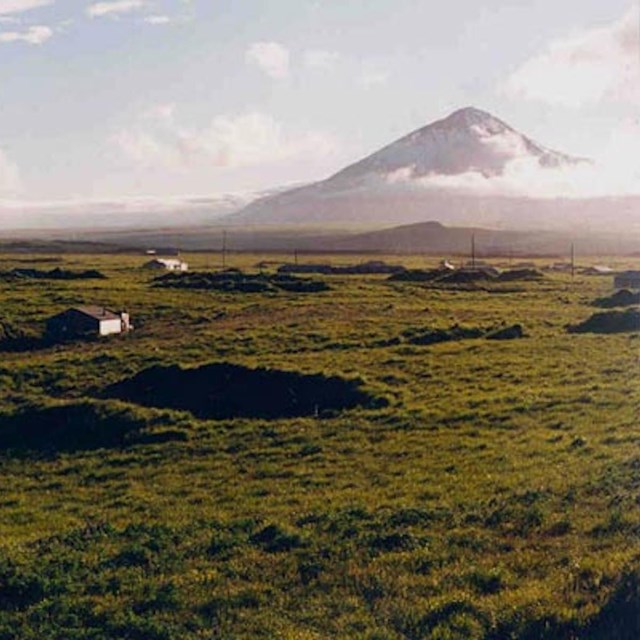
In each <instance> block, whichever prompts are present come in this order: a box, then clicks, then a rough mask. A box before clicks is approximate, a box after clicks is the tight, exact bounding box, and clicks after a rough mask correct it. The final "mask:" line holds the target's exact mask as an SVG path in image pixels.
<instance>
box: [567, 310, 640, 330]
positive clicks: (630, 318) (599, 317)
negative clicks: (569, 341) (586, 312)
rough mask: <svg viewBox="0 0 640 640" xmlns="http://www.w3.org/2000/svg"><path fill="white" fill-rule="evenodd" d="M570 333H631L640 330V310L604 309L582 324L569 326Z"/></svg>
mask: <svg viewBox="0 0 640 640" xmlns="http://www.w3.org/2000/svg"><path fill="white" fill-rule="evenodd" d="M567 330H568V331H569V333H629V332H632V331H640V311H638V310H636V309H627V310H626V311H603V312H602V313H594V314H593V315H592V316H591V317H590V318H588V319H587V320H585V321H584V322H581V323H580V324H575V325H570V326H569V327H567Z"/></svg>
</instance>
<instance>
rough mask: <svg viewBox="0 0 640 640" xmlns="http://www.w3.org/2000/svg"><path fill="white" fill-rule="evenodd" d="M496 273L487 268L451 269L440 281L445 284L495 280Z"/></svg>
mask: <svg viewBox="0 0 640 640" xmlns="http://www.w3.org/2000/svg"><path fill="white" fill-rule="evenodd" d="M496 277H497V276H496V275H494V273H493V272H492V271H488V270H485V269H459V270H458V271H449V272H448V273H447V274H446V275H445V276H444V277H442V278H440V280H439V282H443V283H445V284H467V283H469V282H487V281H490V280H495V279H496Z"/></svg>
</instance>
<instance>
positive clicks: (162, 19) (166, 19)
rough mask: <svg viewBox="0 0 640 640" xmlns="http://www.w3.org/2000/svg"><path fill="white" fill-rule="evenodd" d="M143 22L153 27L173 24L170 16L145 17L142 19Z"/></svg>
mask: <svg viewBox="0 0 640 640" xmlns="http://www.w3.org/2000/svg"><path fill="white" fill-rule="evenodd" d="M144 21H145V22H146V23H147V24H153V25H163V24H171V22H173V20H172V19H171V17H170V16H164V15H162V16H161V15H154V16H147V17H146V18H145V19H144Z"/></svg>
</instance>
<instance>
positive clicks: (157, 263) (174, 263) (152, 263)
mask: <svg viewBox="0 0 640 640" xmlns="http://www.w3.org/2000/svg"><path fill="white" fill-rule="evenodd" d="M143 268H144V269H156V270H158V271H160V270H162V271H189V265H188V264H187V263H186V262H183V261H182V260H179V259H177V258H155V259H154V260H149V262H147V263H145V264H144V265H143Z"/></svg>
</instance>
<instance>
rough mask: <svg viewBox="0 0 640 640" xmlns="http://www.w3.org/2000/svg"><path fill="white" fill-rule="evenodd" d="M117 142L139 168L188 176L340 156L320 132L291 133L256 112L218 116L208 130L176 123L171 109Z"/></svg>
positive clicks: (147, 117) (149, 114)
mask: <svg viewBox="0 0 640 640" xmlns="http://www.w3.org/2000/svg"><path fill="white" fill-rule="evenodd" d="M113 142H115V143H116V145H117V146H118V147H119V148H120V150H121V151H122V152H123V153H124V154H125V156H126V157H128V158H129V159H130V160H131V161H133V162H134V164H136V165H138V166H141V167H146V168H153V167H161V168H168V169H172V170H178V171H184V170H190V169H192V168H194V167H218V168H242V167H255V166H270V165H274V164H278V163H282V162H286V161H290V160H295V159H303V158H304V159H317V158H321V157H327V156H329V155H331V154H333V153H334V152H335V151H336V148H337V144H336V141H335V140H334V138H333V137H332V136H330V135H327V134H325V133H321V132H316V131H309V130H306V131H301V132H290V131H286V130H285V128H284V127H283V126H282V125H281V124H280V123H279V122H277V121H276V120H275V119H274V118H272V117H271V116H268V115H265V114H262V113H258V112H252V113H246V114H240V115H219V116H216V117H214V118H213V119H212V120H211V122H210V123H209V125H207V126H206V127H203V128H187V127H183V126H180V125H179V124H177V123H176V118H175V116H174V112H173V108H172V107H170V106H169V105H162V106H160V107H157V108H154V109H150V110H147V111H146V112H145V113H144V114H143V117H142V118H141V119H140V121H139V122H138V123H137V124H136V125H134V126H133V127H130V128H126V129H123V130H121V131H119V132H118V133H117V134H116V135H115V136H114V137H113Z"/></svg>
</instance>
